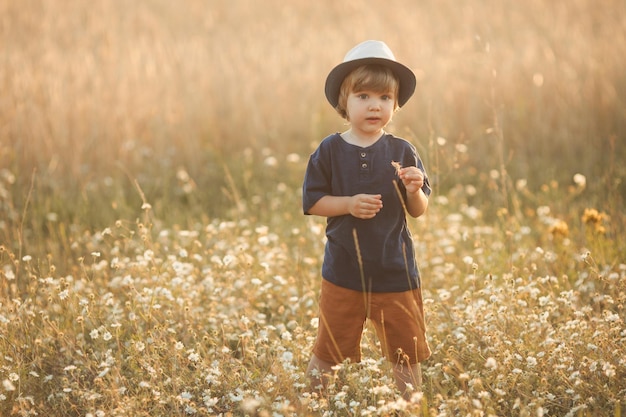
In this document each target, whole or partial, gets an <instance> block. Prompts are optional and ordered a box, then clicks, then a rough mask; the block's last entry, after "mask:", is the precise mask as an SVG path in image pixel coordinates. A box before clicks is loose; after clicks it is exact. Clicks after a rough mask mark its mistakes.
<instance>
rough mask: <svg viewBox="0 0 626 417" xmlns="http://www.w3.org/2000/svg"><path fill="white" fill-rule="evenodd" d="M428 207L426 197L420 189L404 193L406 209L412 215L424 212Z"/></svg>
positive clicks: (415, 215) (416, 215) (419, 214)
mask: <svg viewBox="0 0 626 417" xmlns="http://www.w3.org/2000/svg"><path fill="white" fill-rule="evenodd" d="M427 208H428V197H426V194H424V191H422V189H421V188H420V189H418V190H417V192H414V193H409V192H407V193H406V210H407V212H408V213H409V215H411V216H412V217H419V216H421V215H422V214H424V213H426V209H427Z"/></svg>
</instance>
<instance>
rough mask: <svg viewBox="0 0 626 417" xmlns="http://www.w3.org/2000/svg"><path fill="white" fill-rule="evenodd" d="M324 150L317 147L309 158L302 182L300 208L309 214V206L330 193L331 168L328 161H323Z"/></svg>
mask: <svg viewBox="0 0 626 417" xmlns="http://www.w3.org/2000/svg"><path fill="white" fill-rule="evenodd" d="M323 154H324V152H323V151H322V149H321V148H318V149H317V150H316V151H315V152H314V153H313V154H311V156H310V158H309V163H308V165H307V168H306V173H305V175H304V182H303V184H302V209H303V211H304V214H310V213H309V211H310V210H311V207H313V206H314V205H315V203H317V202H318V201H319V200H320V199H321V198H322V197H324V196H326V195H330V194H331V170H330V163H329V161H325V160H324V157H323Z"/></svg>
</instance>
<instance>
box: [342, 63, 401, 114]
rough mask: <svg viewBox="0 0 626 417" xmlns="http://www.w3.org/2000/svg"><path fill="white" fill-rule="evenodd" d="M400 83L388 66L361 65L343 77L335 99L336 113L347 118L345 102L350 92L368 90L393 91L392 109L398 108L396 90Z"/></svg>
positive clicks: (378, 91)
mask: <svg viewBox="0 0 626 417" xmlns="http://www.w3.org/2000/svg"><path fill="white" fill-rule="evenodd" d="M399 88H400V83H399V82H398V79H397V78H396V76H395V74H394V73H393V71H391V69H390V68H388V67H385V66H383V65H363V66H360V67H358V68H356V69H355V70H353V71H352V72H351V73H350V74H348V75H347V76H346V78H344V79H343V82H342V83H341V88H340V89H339V97H338V100H337V107H335V110H337V113H339V114H340V115H341V117H343V118H344V119H346V120H347V119H348V113H347V109H346V107H347V103H348V96H349V95H350V93H353V92H355V91H362V90H370V91H374V92H376V93H393V97H394V101H395V103H394V111H395V110H397V109H398V107H399V106H398V90H399Z"/></svg>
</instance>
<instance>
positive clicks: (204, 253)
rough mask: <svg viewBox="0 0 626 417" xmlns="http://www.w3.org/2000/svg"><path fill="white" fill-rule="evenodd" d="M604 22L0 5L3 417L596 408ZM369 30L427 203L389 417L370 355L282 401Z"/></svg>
mask: <svg viewBox="0 0 626 417" xmlns="http://www.w3.org/2000/svg"><path fill="white" fill-rule="evenodd" d="M625 9H626V5H625V4H624V3H623V2H622V1H619V0H601V1H591V0H572V1H570V2H567V3H564V4H557V3H554V2H547V1H539V0H531V1H526V2H517V1H508V0H507V1H478V0H476V1H470V2H465V3H459V2H456V1H452V0H441V1H434V0H433V1H430V0H427V1H420V2H411V1H407V0H402V1H401V0H391V1H387V2H385V4H384V7H381V5H380V4H376V5H374V4H373V3H371V4H368V3H357V2H330V1H321V2H298V3H297V4H295V3H293V2H292V4H285V3H284V2H277V1H273V0H269V1H266V2H254V1H251V0H250V1H245V0H236V1H226V0H215V1H213V0H211V1H199V0H190V1H186V2H184V3H176V2H169V1H165V0H151V1H147V0H146V1H138V2H125V1H121V0H110V1H105V0H95V1H90V2H86V1H81V0H67V1H45V0H23V1H20V2H16V1H10V0H0V91H1V93H0V268H1V269H0V327H1V328H2V332H0V351H1V352H2V355H0V380H2V381H3V385H2V388H0V410H1V411H2V412H4V413H5V414H15V415H28V414H29V413H31V414H32V413H35V412H38V413H39V414H40V415H41V414H42V413H44V412H47V411H50V410H54V412H55V413H57V414H61V415H97V416H98V417H100V416H102V415H107V416H108V415H112V416H116V415H120V416H121V415H183V414H193V413H194V410H195V413H196V414H200V415H212V414H219V413H223V414H224V415H228V414H227V413H229V412H232V413H235V415H237V414H238V413H239V414H245V413H246V412H247V413H248V414H250V415H253V414H254V413H257V414H258V415H267V414H269V413H275V414H276V415H298V414H307V413H311V414H315V413H319V414H323V413H324V411H326V412H327V415H345V414H346V413H347V412H349V413H352V414H353V415H377V414H385V413H387V414H389V413H391V412H393V410H394V409H397V410H396V412H397V413H400V415H402V413H405V414H407V415H410V414H414V413H416V412H418V411H419V410H420V405H424V404H425V407H422V409H421V412H423V413H426V412H428V413H430V415H441V416H446V415H519V416H526V415H540V414H543V415H571V416H578V415H607V414H611V415H614V416H618V415H620V413H621V409H622V408H623V404H625V403H626V398H624V392H626V391H625V388H624V386H623V380H624V375H625V372H626V371H625V367H624V363H623V359H621V357H620V352H621V351H623V347H624V330H623V328H624V325H623V324H624V321H625V320H626V318H625V316H624V310H623V305H624V293H625V290H624V277H625V276H626V267H625V266H624V265H625V262H624V260H625V259H626V248H625V247H624V242H623V239H621V236H623V233H624V231H625V230H626V217H625V216H624V215H623V208H624V197H625V195H626V189H625V187H626V186H625V185H624V183H623V180H624V178H625V177H626V175H625V174H626V172H625V168H624V167H623V166H622V165H623V164H621V161H622V160H623V159H624V157H625V156H626V151H625V150H624V145H623V143H624V138H625V136H626V132H625V124H626V106H625V103H624V97H626V79H625V78H624V74H623V59H622V57H623V56H624V55H625V52H626V13H625V12H626V10H625ZM367 38H378V39H382V40H385V41H386V42H387V43H388V44H389V45H390V46H391V47H392V49H393V50H394V52H395V53H396V55H397V56H398V58H399V59H401V60H402V61H403V62H405V63H406V64H408V65H409V66H410V67H412V68H413V69H414V70H415V72H416V74H417V76H418V79H419V85H418V90H417V94H416V95H415V97H414V98H413V99H412V100H411V101H409V103H408V104H407V105H406V106H405V107H404V108H403V109H402V110H401V111H400V112H399V113H398V114H397V115H396V117H395V120H394V123H393V126H391V129H392V130H393V131H394V132H395V133H398V134H399V135H401V136H404V137H406V138H407V139H409V140H411V141H413V142H414V143H415V144H416V146H417V147H418V149H419V151H420V153H421V155H422V157H423V159H424V160H425V162H426V165H427V168H428V170H429V174H430V176H431V178H432V179H433V184H434V188H435V193H434V195H433V199H432V203H431V209H430V210H431V212H430V213H429V214H428V215H427V216H426V217H425V218H424V219H420V220H419V221H417V222H414V223H412V224H411V227H412V228H413V229H414V230H415V232H416V233H415V235H416V237H417V239H416V240H417V245H418V251H419V254H420V256H419V261H420V265H421V267H422V269H423V273H424V276H425V277H427V278H425V286H426V288H425V300H426V302H427V308H428V316H429V332H430V333H429V337H430V340H431V342H432V347H433V350H434V355H433V358H432V359H431V360H430V361H429V363H427V364H425V369H424V375H425V382H426V383H425V387H424V388H425V389H424V395H423V397H421V399H420V401H418V402H417V403H413V404H408V405H407V404H402V403H398V402H396V401H395V395H394V393H393V390H392V388H390V386H393V385H392V384H391V382H390V380H389V379H388V377H387V374H386V373H385V372H384V369H383V368H384V366H383V365H382V362H379V361H377V360H376V359H368V360H366V361H365V362H364V363H363V364H361V365H358V366H357V365H354V364H352V365H350V364H347V365H346V366H345V367H342V368H341V369H340V374H341V375H342V376H343V379H340V380H338V381H337V384H336V385H335V386H333V387H331V390H330V391H329V394H328V396H327V397H325V398H312V397H310V396H306V395H305V394H303V392H302V387H303V381H304V375H303V369H304V364H305V363H306V361H307V359H308V351H309V348H310V345H311V342H312V335H314V332H315V329H314V325H313V323H312V322H310V321H311V320H313V319H314V317H315V314H316V310H315V302H316V301H315V300H316V299H315V294H316V291H317V289H318V288H317V285H318V274H319V256H320V254H321V250H322V248H321V245H322V242H321V235H320V232H321V230H322V221H321V220H320V219H310V218H306V219H305V218H304V216H301V215H300V205H299V194H298V192H299V187H300V183H301V179H302V175H303V170H304V164H305V161H306V156H307V154H308V153H309V152H310V151H311V150H312V149H313V147H314V146H315V145H316V144H317V143H318V141H319V140H320V139H321V138H322V137H323V136H325V135H326V134H328V133H329V132H331V131H336V130H341V129H343V128H344V127H345V126H343V125H342V122H341V120H340V119H339V118H338V117H337V115H335V114H334V112H333V110H332V109H330V108H329V106H328V104H327V103H326V102H325V99H324V97H323V81H324V78H325V76H326V74H327V72H328V70H329V69H330V68H331V67H332V66H333V65H335V64H336V63H337V62H338V60H340V59H341V57H342V56H343V54H344V53H345V51H347V50H348V49H349V48H350V47H352V46H353V45H354V44H355V43H357V42H359V41H361V40H363V39H367ZM577 174H578V175H577ZM364 349H365V350H366V353H367V355H366V356H367V357H368V358H371V357H373V356H374V355H375V352H376V351H377V347H376V342H375V341H373V340H369V339H367V338H366V340H365V342H364ZM374 357H375V356H374ZM422 400H423V401H422ZM129 413H130V414H129Z"/></svg>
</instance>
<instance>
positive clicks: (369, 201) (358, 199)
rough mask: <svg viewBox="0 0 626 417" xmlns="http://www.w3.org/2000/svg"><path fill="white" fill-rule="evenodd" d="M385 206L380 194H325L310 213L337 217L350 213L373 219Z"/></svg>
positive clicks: (358, 216) (361, 217)
mask: <svg viewBox="0 0 626 417" xmlns="http://www.w3.org/2000/svg"><path fill="white" fill-rule="evenodd" d="M382 207H383V201H382V196H381V195H380V194H357V195H353V196H345V197H344V196H341V197H340V196H332V195H325V196H324V197H322V198H320V199H319V200H318V201H317V203H315V204H314V205H313V207H311V209H310V210H309V214H313V215H316V216H324V217H337V216H344V215H347V214H350V215H352V216H354V217H357V218H359V219H371V218H372V217H374V216H376V214H378V212H379V211H380V209H381V208H382Z"/></svg>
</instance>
